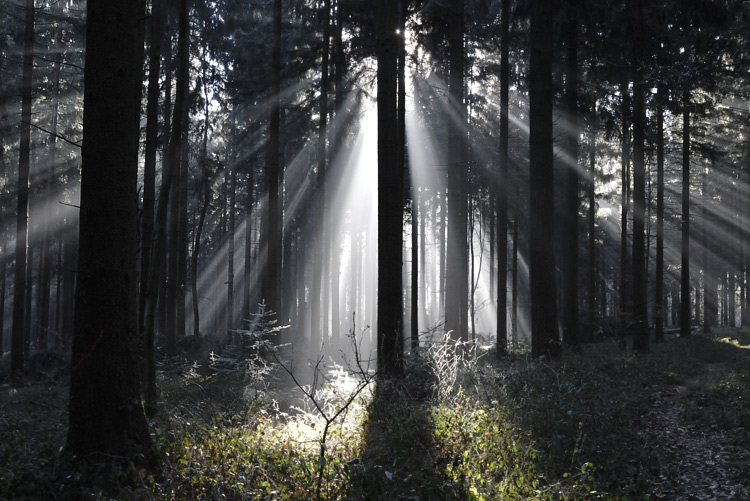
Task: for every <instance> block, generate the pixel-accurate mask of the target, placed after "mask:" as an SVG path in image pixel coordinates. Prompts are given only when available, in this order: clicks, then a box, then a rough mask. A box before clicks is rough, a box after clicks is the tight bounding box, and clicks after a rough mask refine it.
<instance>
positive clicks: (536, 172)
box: [529, 0, 560, 358]
mask: <svg viewBox="0 0 750 501" xmlns="http://www.w3.org/2000/svg"><path fill="white" fill-rule="evenodd" d="M552 12H553V5H552V1H551V0H532V2H531V62H530V67H529V149H530V155H529V163H530V180H531V187H530V188H531V196H530V199H529V206H530V211H531V212H530V221H529V223H530V226H531V241H530V245H531V252H530V254H531V258H530V261H529V280H530V293H531V354H532V356H533V357H540V356H547V357H550V358H557V357H559V356H560V342H559V334H558V332H557V307H556V287H555V254H554V250H553V247H554V246H552V245H550V244H549V237H550V235H552V234H553V233H554V228H555V226H554V209H555V208H554V202H553V201H554V199H555V197H554V175H553V149H552V147H553V136H552V98H553V90H552V42H553V35H552V33H551V32H550V29H551V27H552V25H553V17H552Z"/></svg>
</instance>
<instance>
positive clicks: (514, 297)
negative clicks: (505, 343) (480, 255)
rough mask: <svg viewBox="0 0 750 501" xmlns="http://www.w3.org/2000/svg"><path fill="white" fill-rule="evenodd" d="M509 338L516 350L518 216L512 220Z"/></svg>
mask: <svg viewBox="0 0 750 501" xmlns="http://www.w3.org/2000/svg"><path fill="white" fill-rule="evenodd" d="M511 263H512V268H511V289H510V290H511V301H510V338H511V346H513V349H516V348H518V214H516V217H515V218H514V219H513V255H512V256H511Z"/></svg>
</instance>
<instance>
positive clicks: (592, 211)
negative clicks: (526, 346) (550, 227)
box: [586, 110, 604, 340]
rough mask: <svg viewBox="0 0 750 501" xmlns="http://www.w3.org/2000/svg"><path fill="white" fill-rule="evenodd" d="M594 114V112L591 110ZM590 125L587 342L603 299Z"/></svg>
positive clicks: (594, 130)
mask: <svg viewBox="0 0 750 501" xmlns="http://www.w3.org/2000/svg"><path fill="white" fill-rule="evenodd" d="M593 111H594V114H595V113H596V110H593ZM593 120H594V123H592V125H591V130H590V139H589V142H590V144H589V147H590V149H591V150H590V152H589V172H588V176H589V177H588V179H587V183H586V192H587V196H588V205H589V207H588V214H587V220H588V256H587V257H588V300H589V302H588V308H587V312H586V315H587V321H588V330H587V333H586V334H587V336H588V337H589V340H592V339H593V337H594V332H595V327H594V322H595V319H596V316H597V311H599V307H600V306H601V303H603V302H604V297H603V296H600V297H598V298H597V295H596V278H597V269H596V133H597V128H596V119H595V118H594V119H593Z"/></svg>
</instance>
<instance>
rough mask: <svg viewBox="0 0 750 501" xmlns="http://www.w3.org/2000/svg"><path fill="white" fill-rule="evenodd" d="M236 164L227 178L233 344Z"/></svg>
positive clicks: (232, 338)
mask: <svg viewBox="0 0 750 501" xmlns="http://www.w3.org/2000/svg"><path fill="white" fill-rule="evenodd" d="M233 164H234V162H233V161H230V162H228V166H227V169H228V171H227V176H228V177H229V231H228V232H227V243H228V250H227V334H226V335H227V342H228V343H229V344H233V343H234V341H235V335H234V331H235V328H236V326H235V323H234V321H235V320H234V228H235V210H236V209H235V200H236V198H235V191H236V188H237V177H236V175H235V173H234V169H233V168H232V167H231V165H233Z"/></svg>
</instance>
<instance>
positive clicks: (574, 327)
mask: <svg viewBox="0 0 750 501" xmlns="http://www.w3.org/2000/svg"><path fill="white" fill-rule="evenodd" d="M578 23H579V17H578V1H577V0H568V17H567V20H566V28H565V29H566V33H565V43H566V59H565V93H564V96H563V99H564V101H565V116H566V119H565V120H564V124H565V127H564V129H565V132H564V133H565V139H564V141H565V145H564V154H563V169H564V172H565V178H566V183H565V195H564V204H565V209H564V214H563V217H562V223H563V224H562V227H563V232H564V236H563V251H562V259H563V263H562V280H563V297H562V306H563V315H562V316H563V318H562V320H563V327H562V330H563V342H564V343H565V344H566V345H568V346H571V347H573V348H574V349H575V348H578V346H579V345H580V336H579V333H578V203H579V200H578V188H579V185H580V180H579V175H578V44H577V41H578Z"/></svg>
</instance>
